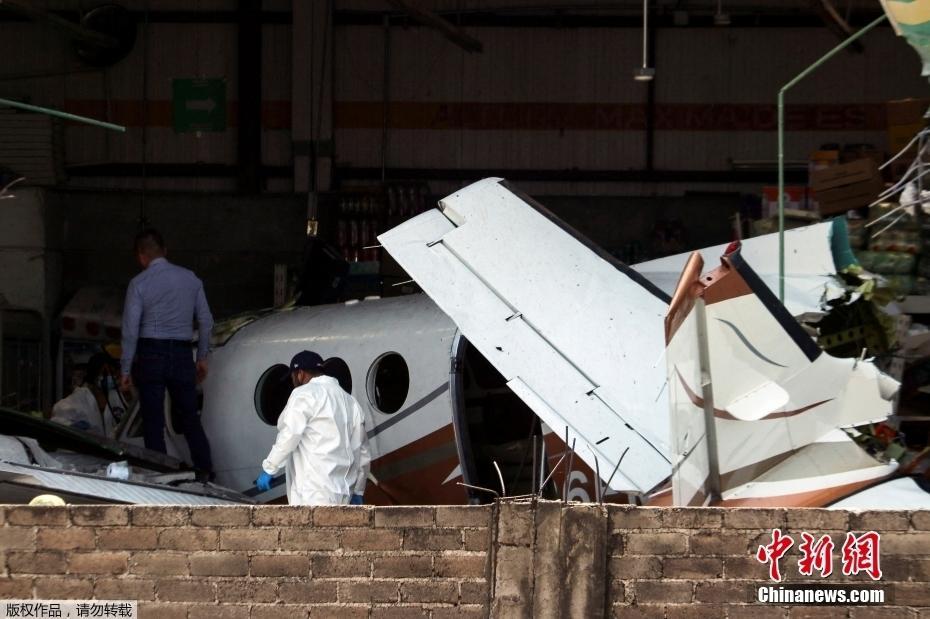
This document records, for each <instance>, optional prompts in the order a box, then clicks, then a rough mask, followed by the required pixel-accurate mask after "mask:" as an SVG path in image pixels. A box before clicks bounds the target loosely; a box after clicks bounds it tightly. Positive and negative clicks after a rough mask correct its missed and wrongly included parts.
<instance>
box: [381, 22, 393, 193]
mask: <svg viewBox="0 0 930 619" xmlns="http://www.w3.org/2000/svg"><path fill="white" fill-rule="evenodd" d="M382 26H383V28H384V67H383V69H384V70H383V73H382V75H381V182H382V183H384V181H385V180H386V179H387V159H388V126H389V125H390V123H391V18H390V17H388V16H387V15H385V16H384V22H383V24H382Z"/></svg>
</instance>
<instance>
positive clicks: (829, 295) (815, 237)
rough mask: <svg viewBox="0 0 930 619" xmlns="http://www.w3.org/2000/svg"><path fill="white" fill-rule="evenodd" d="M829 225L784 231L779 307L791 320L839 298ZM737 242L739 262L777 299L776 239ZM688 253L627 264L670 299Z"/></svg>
mask: <svg viewBox="0 0 930 619" xmlns="http://www.w3.org/2000/svg"><path fill="white" fill-rule="evenodd" d="M836 225H837V224H835V223H834V222H831V221H827V222H823V223H819V224H815V225H813V226H805V227H803V228H795V229H792V230H785V300H784V304H785V307H787V308H788V311H789V312H790V313H791V315H792V316H800V315H801V314H804V313H808V312H812V313H820V312H822V311H823V309H822V304H823V302H824V301H825V300H831V299H835V298H839V297H841V296H842V295H843V289H842V288H841V287H840V286H839V284H838V282H837V281H836V280H835V279H834V277H833V275H834V274H835V273H836V266H835V265H834V262H833V252H832V250H831V242H832V240H833V231H834V227H835V226H836ZM741 243H742V255H743V259H744V260H746V262H748V263H749V264H751V265H752V268H753V270H754V271H755V272H756V273H757V274H758V275H759V277H760V278H761V279H762V281H763V282H764V283H765V285H766V286H768V288H769V289H770V290H771V291H772V292H773V293H775V294H776V295H777V294H778V235H777V234H764V235H762V236H757V237H754V238H751V239H746V240H744V241H742V242H741ZM726 248H727V243H723V244H722V245H716V246H714V247H706V248H703V249H700V250H698V251H700V252H701V253H702V254H703V255H705V256H714V257H716V256H722V255H723V254H724V253H726ZM690 255H691V252H686V253H683V254H676V255H674V256H667V257H665V258H658V259H656V260H649V261H648V262H640V263H638V264H634V265H632V266H633V268H634V269H635V270H636V271H637V272H639V273H642V274H643V275H645V276H646V277H647V278H649V281H651V282H652V283H654V284H655V285H657V286H658V287H659V288H661V289H662V290H663V291H664V292H665V293H666V294H668V295H669V296H671V295H672V294H674V292H675V285H676V284H677V283H678V278H679V276H680V275H681V272H682V270H683V269H684V268H685V264H686V263H687V262H688V258H689V256H690Z"/></svg>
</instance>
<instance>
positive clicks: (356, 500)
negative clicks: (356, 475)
mask: <svg viewBox="0 0 930 619" xmlns="http://www.w3.org/2000/svg"><path fill="white" fill-rule="evenodd" d="M364 503H365V497H363V496H362V495H360V494H353V495H352V500H350V501H349V505H363V504H364Z"/></svg>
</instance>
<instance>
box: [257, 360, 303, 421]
mask: <svg viewBox="0 0 930 619" xmlns="http://www.w3.org/2000/svg"><path fill="white" fill-rule="evenodd" d="M290 375H291V370H290V368H288V366H286V365H284V364H283V363H279V364H277V365H273V366H271V367H270V368H268V369H267V370H265V372H264V373H263V374H262V376H261V378H259V379H258V384H257V385H255V412H256V413H258V417H259V419H261V420H262V421H264V422H265V423H267V424H268V425H269V426H276V425H278V417H280V416H281V411H283V410H284V406H285V405H286V404H287V399H288V398H289V397H291V391H293V390H294V386H293V385H292V384H291V381H290V380H288V379H289V378H290Z"/></svg>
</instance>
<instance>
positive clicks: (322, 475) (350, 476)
mask: <svg viewBox="0 0 930 619" xmlns="http://www.w3.org/2000/svg"><path fill="white" fill-rule="evenodd" d="M322 364H323V358H322V357H320V355H318V354H316V353H315V352H310V351H308V350H305V351H302V352H299V353H297V354H296V355H295V356H294V358H293V359H292V360H291V364H290V370H291V380H292V382H293V384H294V390H293V391H292V392H291V395H290V398H288V400H287V405H285V407H284V410H283V411H281V416H280V417H278V437H277V439H276V440H275V443H274V446H273V447H272V448H271V452H270V453H269V454H268V457H267V458H265V460H264V461H263V462H262V474H261V475H260V476H259V478H258V479H257V480H256V481H255V485H256V486H257V487H258V489H259V490H261V491H267V490H269V489H270V488H271V480H272V477H273V476H274V475H275V473H277V472H278V471H279V470H280V469H281V467H282V466H284V467H285V473H286V480H287V501H288V503H289V504H291V505H347V504H349V503H350V501H351V502H358V501H359V500H360V497H361V496H363V495H364V493H365V481H366V478H367V476H368V467H369V462H370V456H369V452H368V435H367V433H366V430H365V415H364V413H363V412H362V409H361V407H360V406H359V405H358V402H356V400H355V398H353V397H352V396H351V395H350V394H348V393H346V392H345V391H344V390H343V389H342V387H340V386H339V382H338V381H337V380H336V379H335V378H332V377H330V376H326V375H324V374H323V372H322V370H321V366H322ZM353 497H355V498H356V500H355V501H353V500H352V499H353Z"/></svg>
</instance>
